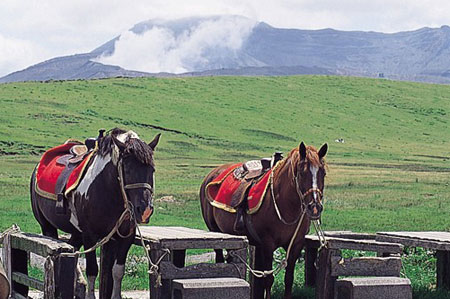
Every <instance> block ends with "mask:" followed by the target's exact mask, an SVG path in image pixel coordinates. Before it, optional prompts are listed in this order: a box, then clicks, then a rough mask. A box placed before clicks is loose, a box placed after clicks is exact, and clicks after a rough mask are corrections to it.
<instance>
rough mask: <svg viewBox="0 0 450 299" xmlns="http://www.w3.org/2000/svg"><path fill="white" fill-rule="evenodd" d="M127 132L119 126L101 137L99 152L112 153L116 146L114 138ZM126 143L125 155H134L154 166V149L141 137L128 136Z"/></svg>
mask: <svg viewBox="0 0 450 299" xmlns="http://www.w3.org/2000/svg"><path fill="white" fill-rule="evenodd" d="M125 133H127V131H125V130H122V129H119V128H114V129H112V130H111V132H110V133H109V134H108V135H106V136H105V137H103V138H102V139H100V142H99V144H98V151H99V154H100V155H101V156H106V155H108V154H111V152H112V149H113V147H114V139H115V138H117V136H118V135H121V134H125ZM116 140H117V139H116ZM124 144H125V149H124V150H123V153H124V154H125V155H133V156H134V157H135V158H136V159H137V160H138V161H139V162H141V163H143V164H145V165H150V166H153V167H154V162H153V150H152V148H151V147H150V146H149V145H148V144H147V143H145V142H143V141H142V140H141V139H139V138H131V137H128V138H127V139H126V140H125V143H124Z"/></svg>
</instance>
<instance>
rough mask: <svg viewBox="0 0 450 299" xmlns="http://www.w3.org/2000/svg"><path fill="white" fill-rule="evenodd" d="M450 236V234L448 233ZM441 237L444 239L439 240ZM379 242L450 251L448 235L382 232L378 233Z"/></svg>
mask: <svg viewBox="0 0 450 299" xmlns="http://www.w3.org/2000/svg"><path fill="white" fill-rule="evenodd" d="M448 234H449V235H450V233H448ZM439 236H440V237H442V239H439ZM376 240H377V241H381V242H393V243H399V244H402V245H404V246H407V247H423V248H428V249H434V250H444V251H450V240H448V236H447V234H444V233H439V234H437V233H436V232H393V233H388V232H381V233H377V238H376Z"/></svg>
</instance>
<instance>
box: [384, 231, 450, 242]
mask: <svg viewBox="0 0 450 299" xmlns="http://www.w3.org/2000/svg"><path fill="white" fill-rule="evenodd" d="M377 235H386V236H393V237H395V236H397V237H402V238H411V239H420V240H424V241H425V240H427V241H437V242H444V243H445V242H448V243H450V232H440V231H422V232H405V231H402V232H378V233H377Z"/></svg>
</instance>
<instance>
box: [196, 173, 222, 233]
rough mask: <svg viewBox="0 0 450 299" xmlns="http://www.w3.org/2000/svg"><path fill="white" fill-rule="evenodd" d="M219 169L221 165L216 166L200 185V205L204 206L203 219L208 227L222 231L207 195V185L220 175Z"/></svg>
mask: <svg viewBox="0 0 450 299" xmlns="http://www.w3.org/2000/svg"><path fill="white" fill-rule="evenodd" d="M218 169H219V167H217V168H214V169H213V170H212V171H211V172H210V173H209V174H208V175H207V176H206V177H205V179H204V180H203V183H202V185H201V186H200V206H201V208H202V216H203V220H204V221H205V223H206V226H207V227H208V229H209V230H210V231H213V232H220V229H219V227H218V226H217V224H216V221H215V219H214V215H213V206H212V205H211V204H210V203H209V201H208V197H207V195H206V186H207V185H208V184H209V183H210V182H211V181H213V180H214V179H215V178H216V177H217V176H218V175H219V173H220V172H218V171H217V170H218Z"/></svg>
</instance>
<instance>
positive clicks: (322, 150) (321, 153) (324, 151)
mask: <svg viewBox="0 0 450 299" xmlns="http://www.w3.org/2000/svg"><path fill="white" fill-rule="evenodd" d="M327 151H328V144H327V143H325V144H324V145H322V147H321V148H320V150H319V159H322V158H323V157H325V155H326V154H327Z"/></svg>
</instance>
